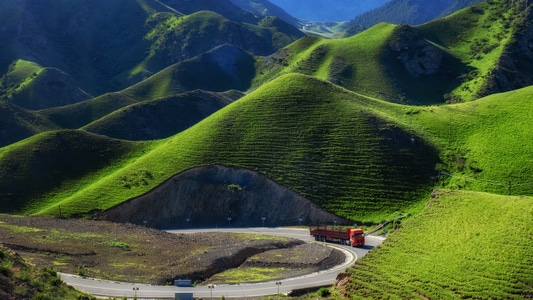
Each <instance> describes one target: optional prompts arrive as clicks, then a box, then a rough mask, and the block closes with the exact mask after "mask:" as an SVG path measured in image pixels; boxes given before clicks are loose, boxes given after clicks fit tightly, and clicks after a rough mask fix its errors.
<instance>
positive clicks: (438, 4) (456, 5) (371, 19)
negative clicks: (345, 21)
mask: <svg viewBox="0 0 533 300" xmlns="http://www.w3.org/2000/svg"><path fill="white" fill-rule="evenodd" d="M483 1H484V0H432V1H425V0H391V1H390V2H388V3H386V4H384V5H383V6H381V7H378V8H376V9H373V10H370V11H368V12H365V13H364V14H362V15H360V16H357V17H356V18H355V19H353V20H352V21H350V22H349V29H348V30H347V35H353V34H355V33H358V32H361V31H363V30H364V29H367V28H370V27H372V26H373V25H376V24H378V23H380V22H387V23H393V24H409V25H418V24H422V23H426V22H429V21H431V20H433V19H436V18H439V17H444V16H447V15H449V14H451V13H453V12H455V11H458V10H460V9H463V8H465V7H468V6H472V5H474V4H477V3H480V2H483Z"/></svg>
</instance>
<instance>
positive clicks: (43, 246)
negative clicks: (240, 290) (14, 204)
mask: <svg viewBox="0 0 533 300" xmlns="http://www.w3.org/2000/svg"><path fill="white" fill-rule="evenodd" d="M0 244H2V245H4V246H6V247H8V248H10V249H12V250H13V251H15V252H18V253H19V254H20V255H21V256H22V257H23V258H25V259H26V260H27V261H29V262H30V263H32V264H34V265H36V266H39V267H45V266H47V267H52V268H54V269H56V270H58V271H60V272H66V273H72V274H80V275H84V276H89V277H95V278H101V279H111V280H117V281H127V282H140V283H151V284H161V285H164V284H171V283H172V282H173V280H174V279H191V280H193V281H195V282H198V283H200V284H201V283H202V282H204V283H205V282H225V281H226V279H227V278H226V277H224V276H219V277H217V276H216V274H220V273H222V272H224V271H226V270H229V269H233V268H243V269H245V268H246V267H250V266H253V267H254V268H257V267H260V268H261V267H262V268H272V267H273V266H275V267H277V270H279V271H278V272H276V273H275V274H273V275H271V276H270V277H269V278H268V280H276V279H282V278H287V277H292V276H298V275H303V274H307V273H310V272H315V271H319V270H323V269H326V268H329V267H331V266H334V265H336V264H338V263H341V262H342V261H343V260H344V256H343V255H342V254H341V253H340V252H338V251H337V250H331V249H329V248H327V250H325V248H324V247H323V246H319V245H312V244H311V245H309V244H305V243H304V242H302V241H300V240H295V239H287V238H281V237H267V236H255V235H254V236H250V235H241V234H232V233H216V234H215V233H203V234H171V233H167V232H163V231H159V230H155V229H151V228H147V227H143V226H138V225H132V224H118V223H111V222H104V221H91V220H85V219H61V218H47V217H16V216H9V215H0Z"/></svg>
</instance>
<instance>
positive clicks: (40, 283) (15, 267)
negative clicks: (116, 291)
mask: <svg viewBox="0 0 533 300" xmlns="http://www.w3.org/2000/svg"><path fill="white" fill-rule="evenodd" d="M0 275H2V277H3V278H2V283H3V284H4V285H3V288H2V291H3V292H5V293H7V295H9V296H14V297H18V298H24V299H30V298H31V299H94V298H93V297H91V296H89V295H85V294H83V293H81V292H78V291H76V290H74V289H72V288H70V287H68V286H67V285H66V284H64V283H63V281H61V279H60V278H59V276H58V275H57V272H56V271H54V270H53V269H50V268H37V267H35V266H33V265H31V264H28V263H27V262H26V261H24V260H23V259H22V258H20V256H18V255H16V254H15V253H13V252H11V251H10V250H7V249H6V248H3V247H0Z"/></svg>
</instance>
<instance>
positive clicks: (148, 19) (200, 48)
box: [0, 0, 303, 108]
mask: <svg viewBox="0 0 533 300" xmlns="http://www.w3.org/2000/svg"><path fill="white" fill-rule="evenodd" d="M0 8H1V9H0V19H1V21H0V25H1V27H2V28H4V30H3V31H2V32H0V38H1V39H2V41H3V44H4V47H2V49H0V57H1V58H0V74H4V73H5V72H7V71H8V68H9V65H11V64H12V63H13V62H16V61H17V60H20V59H24V60H31V61H32V63H35V64H37V65H40V66H46V67H47V68H55V69H57V70H59V71H60V73H64V74H68V76H69V78H70V79H71V80H72V82H69V84H72V88H74V89H75V88H79V89H81V90H83V91H86V92H87V93H89V94H91V95H94V96H98V95H101V94H104V93H106V92H111V91H117V90H121V89H124V88H126V87H128V86H130V85H131V84H134V83H137V82H139V81H141V80H143V79H145V78H146V77H147V76H150V75H152V74H154V73H156V72H159V71H161V70H162V69H164V68H166V67H167V66H169V65H171V64H175V63H177V62H180V61H183V60H186V59H189V58H192V57H195V56H197V55H199V54H201V53H203V52H205V51H208V50H210V49H212V48H214V47H217V46H219V45H221V44H224V43H229V44H235V45H238V46H240V47H242V48H243V49H245V50H247V51H250V52H252V53H255V54H258V55H268V54H271V53H273V52H274V51H275V50H277V49H278V48H280V47H283V46H285V45H287V44H288V43H290V42H292V41H294V40H296V39H297V38H299V37H302V36H303V33H302V32H300V31H298V30H297V29H296V28H295V27H293V26H292V25H290V24H288V23H286V22H284V21H282V20H278V21H277V22H272V21H268V20H267V21H265V22H262V20H263V19H264V18H263V17H258V16H255V15H253V14H251V13H250V12H247V11H245V10H243V9H240V8H238V7H237V6H235V5H232V4H231V2H229V1H224V3H221V1H201V2H198V1H196V2H194V1H187V2H183V1H170V0H169V1H156V0H143V1H129V0H118V1H112V2H101V3H98V4H97V5H95V4H94V3H92V2H91V1H87V0H81V1H76V2H72V1H65V0H46V1H31V0H21V1H14V2H13V1H8V2H3V3H1V4H0ZM30 58H31V59H30ZM30 74H32V73H30ZM56 81H57V80H56ZM54 88H55V89H57V86H52V87H51V89H52V91H53V90H54ZM41 90H42V89H41ZM8 92H9V93H10V94H13V92H14V91H13V90H9V91H8ZM17 92H22V91H17ZM49 93H50V94H51V92H49ZM49 106H50V105H49ZM49 106H47V107H49ZM39 108H42V107H39Z"/></svg>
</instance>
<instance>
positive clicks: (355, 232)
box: [348, 228, 365, 247]
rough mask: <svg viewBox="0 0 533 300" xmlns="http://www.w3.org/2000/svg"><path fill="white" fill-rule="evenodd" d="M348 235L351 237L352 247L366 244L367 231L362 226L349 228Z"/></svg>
mask: <svg viewBox="0 0 533 300" xmlns="http://www.w3.org/2000/svg"><path fill="white" fill-rule="evenodd" d="M348 236H349V237H350V244H351V246H352V247H360V246H364V245H365V233H364V232H363V229H361V228H350V229H348Z"/></svg>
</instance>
